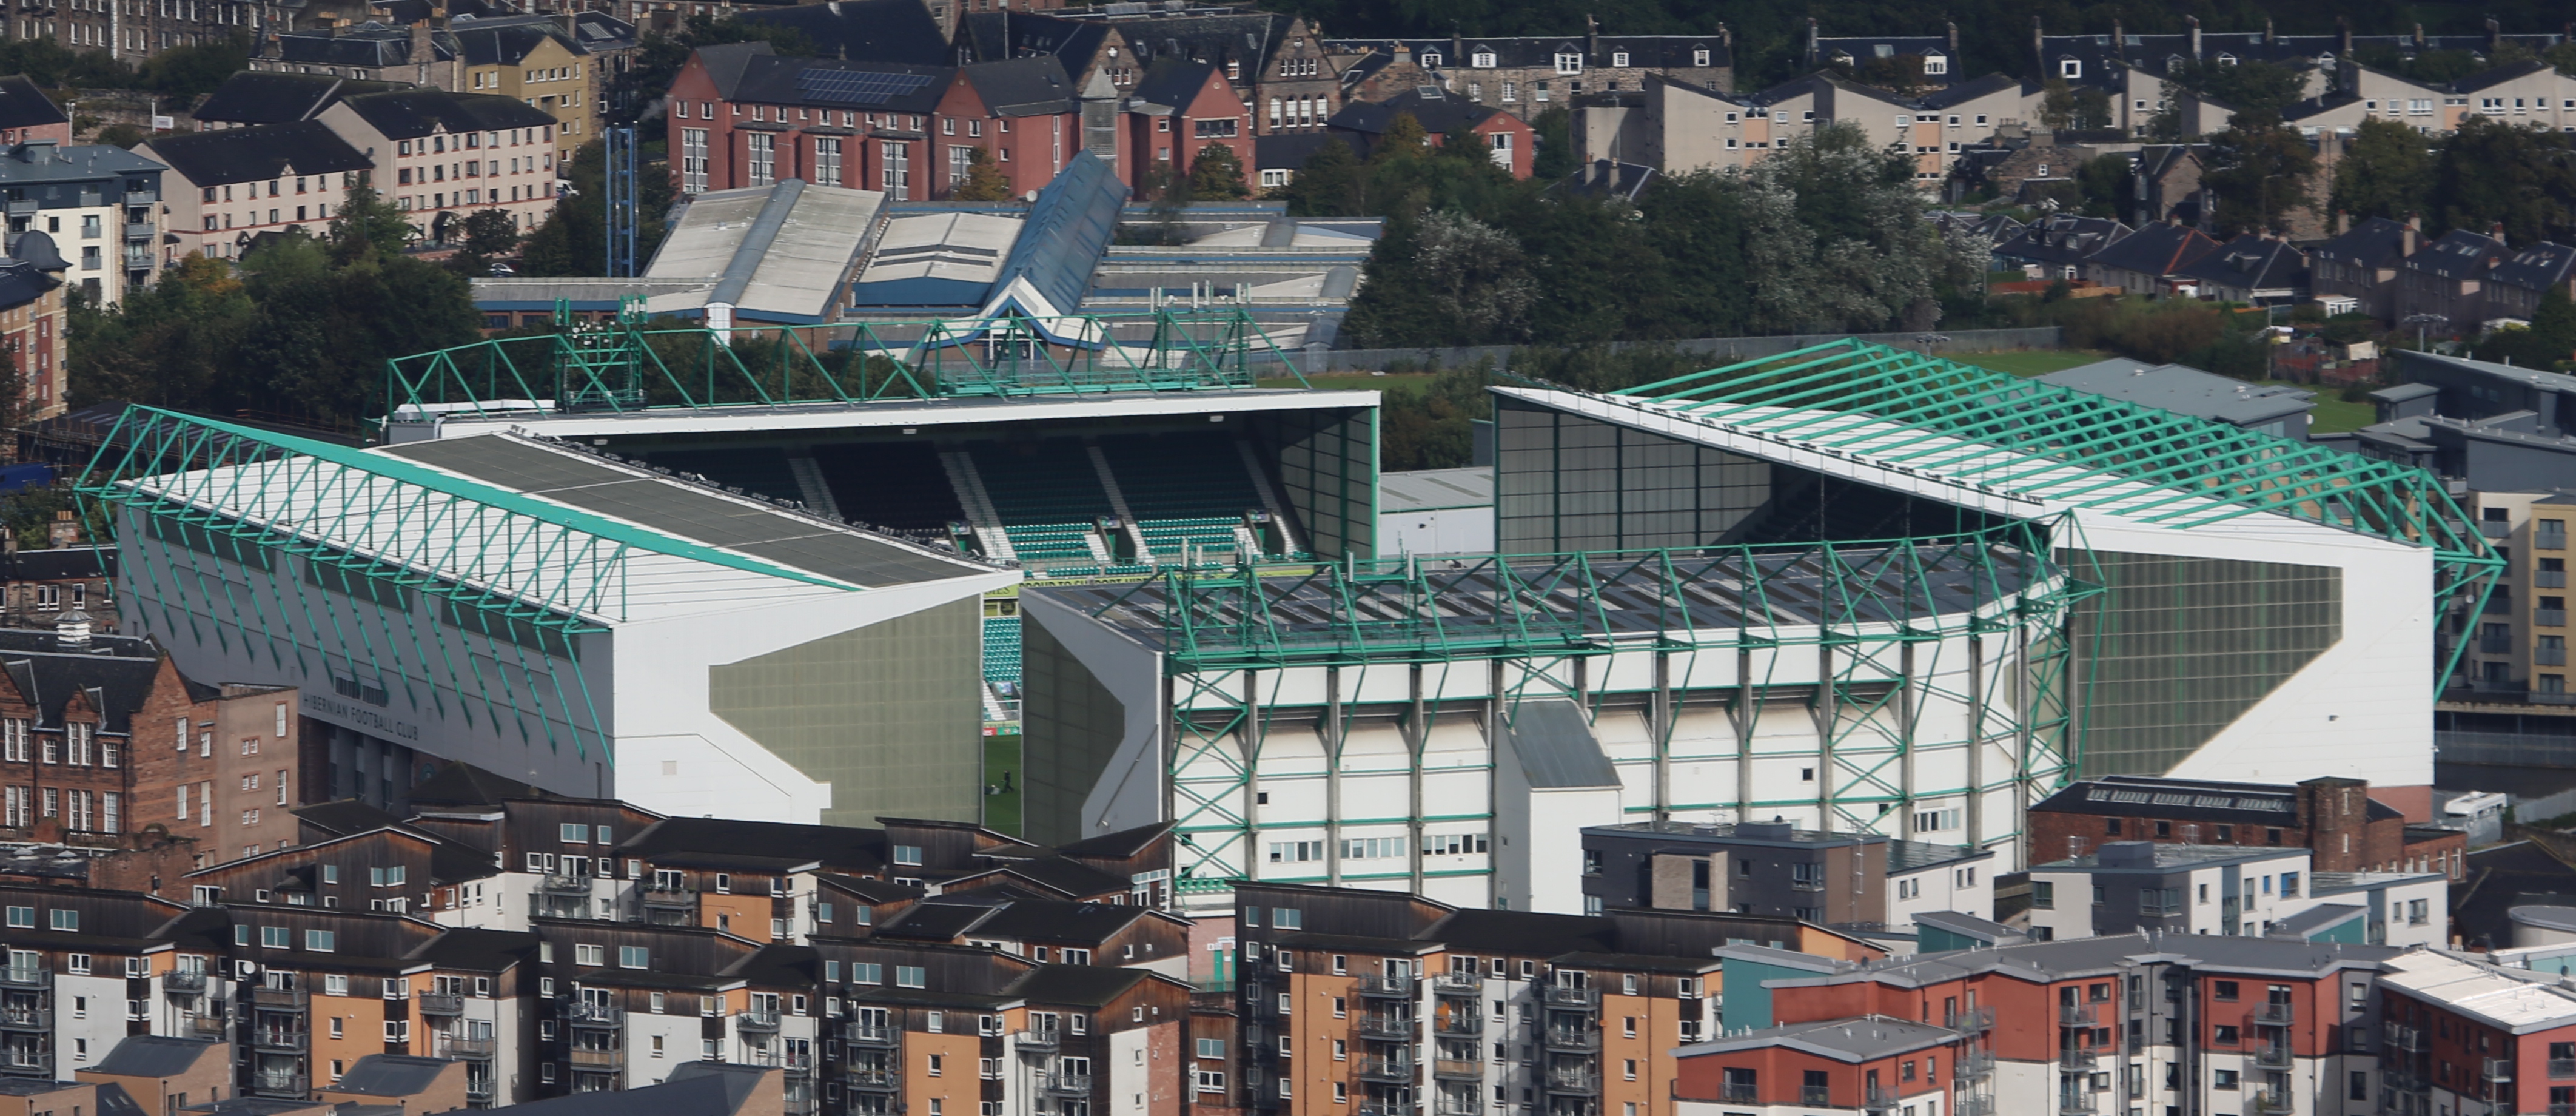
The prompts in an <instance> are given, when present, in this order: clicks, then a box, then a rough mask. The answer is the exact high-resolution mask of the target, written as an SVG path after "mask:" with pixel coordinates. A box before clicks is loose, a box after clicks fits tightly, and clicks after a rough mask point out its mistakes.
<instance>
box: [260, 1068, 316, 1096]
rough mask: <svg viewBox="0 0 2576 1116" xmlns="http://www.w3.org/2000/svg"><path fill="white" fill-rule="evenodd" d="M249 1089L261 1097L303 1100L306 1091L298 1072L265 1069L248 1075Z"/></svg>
mask: <svg viewBox="0 0 2576 1116" xmlns="http://www.w3.org/2000/svg"><path fill="white" fill-rule="evenodd" d="M250 1091H251V1092H254V1093H257V1094H259V1095H260V1096H263V1097H283V1098H290V1099H294V1100H303V1099H304V1094H305V1093H306V1092H307V1091H308V1090H307V1089H306V1087H305V1077H304V1075H303V1074H300V1073H270V1072H267V1071H265V1070H263V1071H261V1072H258V1073H254V1074H252V1075H250Z"/></svg>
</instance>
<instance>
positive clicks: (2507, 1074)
mask: <svg viewBox="0 0 2576 1116" xmlns="http://www.w3.org/2000/svg"><path fill="white" fill-rule="evenodd" d="M2478 1076H2480V1077H2482V1078H2484V1079H2486V1080H2488V1081H2492V1082H2494V1083H2496V1084H2498V1085H2502V1084H2504V1083H2506V1082H2509V1081H2512V1080H2513V1059H2511V1058H2489V1059H2487V1060H2486V1071H2485V1072H2484V1073H2481V1074H2479V1075H2478Z"/></svg>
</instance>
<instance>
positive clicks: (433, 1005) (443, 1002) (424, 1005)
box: [412, 992, 465, 1015]
mask: <svg viewBox="0 0 2576 1116" xmlns="http://www.w3.org/2000/svg"><path fill="white" fill-rule="evenodd" d="M412 1002H413V1003H416V1004H419V1005H420V1013H421V1014H422V1015H463V1014H465V997H463V996H459V995H455V994H453V993H448V992H423V993H421V994H420V995H418V996H415V997H412Z"/></svg>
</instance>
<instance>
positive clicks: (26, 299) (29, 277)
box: [0, 229, 69, 310]
mask: <svg viewBox="0 0 2576 1116" xmlns="http://www.w3.org/2000/svg"><path fill="white" fill-rule="evenodd" d="M37 237H44V239H42V240H35V238H37ZM30 241H33V243H32V244H31V243H30ZM52 245H53V238H52V237H50V236H46V235H45V233H44V231H43V230H41V229H34V230H29V231H28V233H27V234H26V236H24V237H21V238H20V239H19V241H18V248H19V252H20V254H21V255H25V256H30V257H32V256H34V255H35V253H33V252H31V251H28V249H30V248H33V247H41V248H44V249H45V250H46V251H47V252H48V253H51V252H52V250H53V249H52ZM46 263H51V264H56V265H59V266H69V265H65V264H63V263H62V260H61V258H60V257H59V256H56V257H55V258H54V259H51V260H37V259H32V258H30V259H11V258H9V257H7V256H0V310H5V309H13V308H15V307H20V306H25V305H26V304H28V303H30V302H34V301H36V300H37V299H39V298H42V297H44V295H45V292H47V291H50V290H53V289H54V288H56V287H59V286H62V285H63V281H62V280H60V279H56V278H54V277H53V276H50V275H47V274H45V272H44V268H43V267H42V266H41V265H42V264H46Z"/></svg>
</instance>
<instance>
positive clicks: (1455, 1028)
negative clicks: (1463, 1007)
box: [1431, 1011, 1485, 1037]
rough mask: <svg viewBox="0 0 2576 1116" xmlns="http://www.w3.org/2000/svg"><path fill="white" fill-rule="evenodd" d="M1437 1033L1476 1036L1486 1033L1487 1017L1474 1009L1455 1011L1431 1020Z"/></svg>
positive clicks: (1433, 1032)
mask: <svg viewBox="0 0 2576 1116" xmlns="http://www.w3.org/2000/svg"><path fill="white" fill-rule="evenodd" d="M1431 1033H1432V1034H1435V1035H1460V1036H1466V1037H1474V1036H1477V1035H1481V1034H1484V1033H1485V1017H1484V1016H1481V1015H1478V1014H1476V1013H1474V1012H1472V1011H1454V1012H1451V1013H1449V1014H1447V1015H1443V1016H1440V1017H1438V1018H1435V1019H1433V1020H1432V1021H1431Z"/></svg>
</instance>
